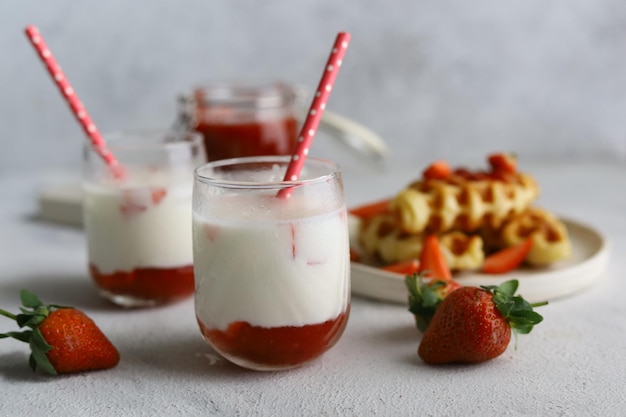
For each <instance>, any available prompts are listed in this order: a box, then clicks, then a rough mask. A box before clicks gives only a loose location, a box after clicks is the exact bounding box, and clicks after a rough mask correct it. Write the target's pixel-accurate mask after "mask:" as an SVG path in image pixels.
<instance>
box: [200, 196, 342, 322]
mask: <svg viewBox="0 0 626 417" xmlns="http://www.w3.org/2000/svg"><path fill="white" fill-rule="evenodd" d="M272 200H278V199H276V198H272ZM259 201H260V200H258V201H255V202H249V204H238V205H237V206H239V207H248V208H250V207H256V208H259V207H260V206H264V204H259ZM309 201H310V200H309ZM255 203H256V204H255ZM282 203H287V204H296V205H297V202H296V201H293V200H290V201H287V202H285V201H282V202H281V203H280V204H282ZM303 203H305V202H303ZM270 205H271V204H270ZM220 207H221V209H220V211H222V212H223V213H224V212H229V213H232V215H227V216H225V217H239V219H234V218H230V219H224V218H222V219H221V221H219V222H215V221H214V222H209V221H207V219H206V218H203V217H201V216H199V215H197V214H194V219H193V224H194V226H193V229H194V232H193V236H194V272H195V279H196V300H195V303H196V314H197V316H198V319H199V320H200V321H202V323H203V324H205V325H206V326H208V327H209V328H220V329H225V328H226V327H227V326H228V324H229V323H231V322H234V321H246V322H248V323H250V324H252V325H256V326H261V327H279V326H303V325H306V324H317V323H322V322H324V321H327V320H330V319H334V318H336V317H337V316H338V315H339V314H340V313H343V312H345V311H346V308H347V305H348V303H349V291H350V261H349V247H348V227H347V224H346V214H345V207H342V208H340V209H338V210H333V211H332V212H330V213H324V214H317V215H313V216H310V217H298V216H297V215H296V216H294V215H293V212H290V214H288V215H285V216H288V220H280V221H276V220H273V219H272V218H271V216H272V215H275V214H276V213H275V211H273V210H272V209H271V207H269V208H268V210H267V212H265V213H261V214H259V213H257V215H254V214H249V213H248V214H246V213H242V212H243V211H245V209H241V210H239V211H237V209H236V207H235V205H230V204H222V205H220ZM302 210H304V211H308V212H310V211H311V210H312V208H311V205H310V204H302ZM313 211H315V209H313ZM272 213H273V214H272ZM301 213H302V211H301ZM241 217H248V219H241ZM249 217H256V218H257V220H255V221H251V220H250V219H249ZM258 217H262V219H258Z"/></svg>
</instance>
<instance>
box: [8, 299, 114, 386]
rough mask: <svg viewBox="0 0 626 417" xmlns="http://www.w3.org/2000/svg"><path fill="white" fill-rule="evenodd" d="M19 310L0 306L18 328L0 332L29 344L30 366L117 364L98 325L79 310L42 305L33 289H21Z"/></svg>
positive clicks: (76, 368) (67, 369) (52, 369)
mask: <svg viewBox="0 0 626 417" xmlns="http://www.w3.org/2000/svg"><path fill="white" fill-rule="evenodd" d="M20 296H21V300H22V304H23V305H24V307H21V308H20V310H21V313H19V314H16V315H15V314H12V313H9V312H7V311H5V310H2V309H0V315H2V316H5V317H8V318H10V319H12V320H15V321H16V322H17V324H18V326H19V327H20V328H24V327H26V328H27V330H23V331H20V332H7V333H0V339H3V338H7V337H12V338H14V339H17V340H20V341H22V342H26V343H28V344H29V345H30V348H31V355H30V358H29V364H30V367H31V368H32V369H33V370H36V369H40V370H42V371H44V372H46V373H48V374H51V375H57V374H67V373H74V372H85V371H94V370H99V369H108V368H112V367H114V366H116V365H117V364H118V362H119V360H120V355H119V352H118V351H117V349H116V348H115V346H113V344H112V343H111V342H110V341H109V339H107V337H106V336H105V335H104V333H102V331H101V330H100V329H99V328H98V326H97V325H96V324H95V323H94V322H93V320H92V319H90V318H89V317H88V316H87V315H85V313H83V312H82V311H80V310H77V309H74V308H71V307H63V306H58V305H54V304H51V305H45V304H43V303H42V302H41V300H40V299H39V298H38V297H37V296H36V295H34V294H33V293H31V292H29V291H27V290H22V291H21V292H20Z"/></svg>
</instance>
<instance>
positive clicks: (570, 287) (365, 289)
mask: <svg viewBox="0 0 626 417" xmlns="http://www.w3.org/2000/svg"><path fill="white" fill-rule="evenodd" d="M562 220H563V222H564V223H565V225H566V227H567V230H568V233H569V236H570V240H571V243H572V256H571V257H570V258H569V259H567V260H563V261H560V262H556V263H555V264H554V265H551V266H550V267H547V268H541V269H530V268H528V269H524V268H522V269H519V270H516V271H513V272H510V273H508V274H503V275H487V274H481V273H475V272H473V273H463V274H459V275H458V276H455V279H457V280H458V281H459V282H460V283H462V284H463V285H473V286H478V285H498V284H500V283H502V282H504V281H507V280H510V279H517V280H519V289H518V294H520V295H522V296H523V297H524V298H525V299H526V300H528V301H529V302H531V303H534V302H539V301H550V300H554V299H556V298H560V297H565V296H569V295H573V294H575V293H578V292H580V291H582V290H584V289H585V288H588V287H589V286H591V285H592V284H593V283H594V282H596V281H597V280H598V279H600V278H601V277H602V275H603V273H604V269H605V266H606V262H607V259H608V252H609V249H608V243H607V241H606V239H605V238H604V237H603V236H602V235H601V234H600V233H599V232H598V231H596V230H594V229H593V228H592V227H590V226H588V225H585V224H582V223H579V222H577V221H574V220H568V219H562ZM351 226H352V227H351V238H352V239H351V241H352V242H354V241H355V239H354V236H353V235H354V232H355V231H356V230H357V229H356V227H355V223H352V225H351ZM351 272H352V292H353V293H354V294H356V295H361V296H365V297H368V298H374V299H377V300H382V301H389V302H393V303H402V304H406V302H407V296H408V293H407V289H406V287H405V284H404V275H401V274H397V273H393V272H387V271H383V270H381V269H378V268H375V267H372V266H368V265H364V264H360V263H357V262H352V267H351Z"/></svg>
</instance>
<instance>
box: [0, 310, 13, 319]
mask: <svg viewBox="0 0 626 417" xmlns="http://www.w3.org/2000/svg"><path fill="white" fill-rule="evenodd" d="M0 316H4V317H8V318H10V319H11V320H17V316H16V315H15V314H11V313H9V312H8V311H4V310H3V309H1V308H0Z"/></svg>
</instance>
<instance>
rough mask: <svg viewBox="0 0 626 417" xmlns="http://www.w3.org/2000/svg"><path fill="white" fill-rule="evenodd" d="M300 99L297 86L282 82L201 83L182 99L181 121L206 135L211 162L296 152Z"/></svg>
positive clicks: (205, 141) (180, 103) (206, 144)
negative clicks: (201, 84)
mask: <svg viewBox="0 0 626 417" xmlns="http://www.w3.org/2000/svg"><path fill="white" fill-rule="evenodd" d="M297 98H298V93H297V90H296V88H294V87H293V86H290V85H288V84H285V83H280V82H275V83H266V84H262V83H236V82H222V83H215V84H210V85H205V86H200V87H196V88H195V89H193V91H192V92H191V93H190V94H188V95H182V96H181V97H180V98H179V123H181V124H182V125H183V126H184V127H186V128H188V129H191V130H195V131H197V132H199V133H201V134H202V136H203V137H204V144H205V149H206V152H207V159H208V160H209V161H215V160H219V159H227V158H236V157H245V156H258V155H291V154H292V153H293V150H294V149H295V146H296V141H297V135H298V121H297V118H296V104H297Z"/></svg>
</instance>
